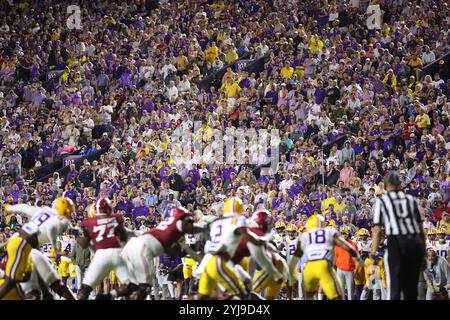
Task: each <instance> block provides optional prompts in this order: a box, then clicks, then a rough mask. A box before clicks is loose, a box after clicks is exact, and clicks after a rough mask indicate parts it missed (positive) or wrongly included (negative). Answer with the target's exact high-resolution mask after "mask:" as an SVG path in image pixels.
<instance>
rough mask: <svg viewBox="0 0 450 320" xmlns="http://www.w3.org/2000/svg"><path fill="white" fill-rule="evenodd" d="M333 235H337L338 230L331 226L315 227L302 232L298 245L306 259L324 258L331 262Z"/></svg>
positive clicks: (332, 257) (333, 243)
mask: <svg viewBox="0 0 450 320" xmlns="http://www.w3.org/2000/svg"><path fill="white" fill-rule="evenodd" d="M335 236H339V231H337V230H335V229H333V228H317V229H313V230H310V231H307V232H305V233H303V234H302V237H301V239H300V246H301V249H302V251H303V254H304V255H305V257H306V261H314V260H323V259H326V260H328V261H331V262H333V259H334V246H335V244H336V243H335V240H334V237H335Z"/></svg>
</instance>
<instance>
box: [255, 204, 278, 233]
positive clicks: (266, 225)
mask: <svg viewBox="0 0 450 320" xmlns="http://www.w3.org/2000/svg"><path fill="white" fill-rule="evenodd" d="M251 219H252V221H253V222H254V223H255V224H257V225H258V228H260V229H261V230H262V231H264V232H267V231H269V230H270V229H271V228H272V226H273V218H272V214H271V213H270V212H269V210H266V209H259V210H257V211H255V213H253V215H252V218H251Z"/></svg>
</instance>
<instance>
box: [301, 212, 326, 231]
mask: <svg viewBox="0 0 450 320" xmlns="http://www.w3.org/2000/svg"><path fill="white" fill-rule="evenodd" d="M322 220H323V218H322V217H319V216H318V215H312V216H311V217H309V218H308V220H307V221H306V225H305V229H306V230H307V231H310V230H313V229H317V228H321V227H322Z"/></svg>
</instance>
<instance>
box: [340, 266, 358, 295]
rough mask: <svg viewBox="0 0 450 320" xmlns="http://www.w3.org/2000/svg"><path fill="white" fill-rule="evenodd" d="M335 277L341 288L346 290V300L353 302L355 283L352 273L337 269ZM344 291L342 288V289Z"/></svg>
mask: <svg viewBox="0 0 450 320" xmlns="http://www.w3.org/2000/svg"><path fill="white" fill-rule="evenodd" d="M336 273H337V275H338V277H339V278H340V279H341V283H342V286H343V287H345V289H346V290H347V300H353V297H354V296H355V281H354V276H353V272H351V271H344V270H341V269H339V268H337V272H336ZM343 289H344V288H343Z"/></svg>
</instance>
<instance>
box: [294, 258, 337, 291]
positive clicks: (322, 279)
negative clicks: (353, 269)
mask: <svg viewBox="0 0 450 320" xmlns="http://www.w3.org/2000/svg"><path fill="white" fill-rule="evenodd" d="M302 275H303V286H304V289H305V292H307V293H315V292H317V290H318V289H319V286H320V287H321V288H322V291H323V292H324V293H325V295H326V296H327V298H328V299H330V300H331V299H336V298H337V297H341V296H342V286H341V283H340V281H339V278H338V277H337V275H336V271H335V270H334V269H333V268H332V266H331V264H330V262H329V261H327V260H316V261H308V262H306V264H305V268H304V269H303V273H302Z"/></svg>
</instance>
